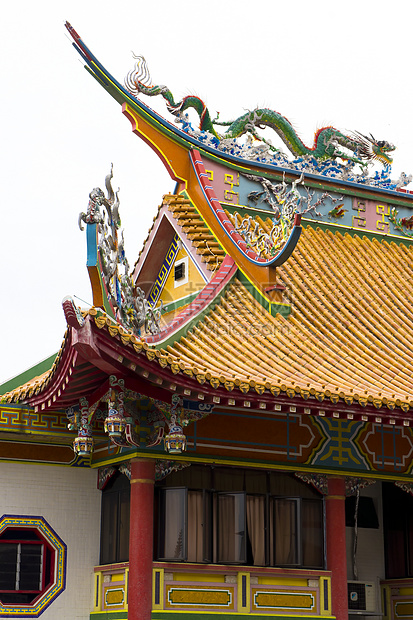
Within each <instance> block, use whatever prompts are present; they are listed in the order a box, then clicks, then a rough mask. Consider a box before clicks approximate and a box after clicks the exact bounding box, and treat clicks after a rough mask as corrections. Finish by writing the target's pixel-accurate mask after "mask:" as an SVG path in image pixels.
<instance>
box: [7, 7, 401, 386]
mask: <svg viewBox="0 0 413 620" xmlns="http://www.w3.org/2000/svg"><path fill="white" fill-rule="evenodd" d="M412 17H413V4H412V3H405V2H402V1H401V0H393V2H391V3H389V2H382V1H371V2H370V1H367V0H358V1H354V0H347V1H346V2H331V1H328V2H325V1H317V0H313V1H312V2H309V1H306V2H303V1H301V0H295V2H279V1H277V0H261V1H260V2H259V3H257V2H254V1H252V0H249V1H248V2H247V1H245V0H241V1H240V0H238V1H235V0H220V1H217V0H209V1H208V2H198V1H197V0H191V1H188V0H180V1H179V2H166V1H164V0H157V1H156V2H138V1H137V0H133V1H131V0H122V1H120V2H113V0H111V1H108V0H99V1H97V0H81V1H79V0H70V1H68V0H59V1H58V2H52V1H49V0H38V2H29V1H28V0H26V1H25V2H23V3H21V2H20V3H19V2H16V3H11V2H10V3H8V4H7V9H4V10H3V16H2V24H1V26H0V35H1V36H0V46H1V58H2V93H3V97H2V100H1V117H0V118H1V125H2V130H1V138H2V140H1V145H2V148H1V168H0V170H1V177H2V178H1V187H2V196H3V197H2V199H1V203H2V204H1V209H2V227H1V231H2V234H1V244H0V275H1V304H0V351H1V354H0V384H1V383H2V382H4V381H6V380H7V379H8V378H10V377H12V376H14V375H16V374H18V373H20V372H22V371H24V370H25V369H26V368H28V367H30V366H32V365H34V364H35V363H37V362H38V361H41V360H42V359H44V358H46V357H48V356H49V355H51V354H52V353H54V352H55V351H57V350H58V349H59V347H60V344H61V341H62V338H63V335H64V331H65V320H64V315H63V311H62V308H61V300H62V298H63V297H64V296H65V295H73V296H75V295H76V296H77V297H79V298H80V299H82V300H84V301H86V302H91V292H90V285H89V280H88V275H87V271H86V266H85V262H86V238H85V233H84V232H83V233H81V232H80V230H79V229H78V226H77V218H78V214H79V212H80V211H85V210H86V207H87V202H88V194H89V192H90V190H91V189H92V188H93V187H96V186H101V187H102V188H104V178H105V175H106V174H107V172H108V171H109V167H110V163H111V162H113V163H114V181H113V184H114V187H115V189H116V188H117V187H120V199H121V202H120V214H121V217H122V225H123V227H124V228H125V243H126V252H127V256H128V259H129V263H130V264H131V265H133V263H134V262H135V260H136V258H137V255H138V252H139V250H140V248H141V244H142V241H143V240H144V239H145V237H146V234H147V231H148V228H149V227H150V224H151V221H152V218H153V216H154V214H155V212H156V207H157V205H158V204H159V203H160V201H161V199H162V195H163V194H164V193H166V192H168V191H172V189H173V187H174V183H173V182H172V181H171V180H170V179H169V177H168V176H167V174H166V172H165V171H164V169H163V166H162V164H161V162H160V161H158V159H157V158H156V156H155V155H154V154H152V151H151V150H150V149H149V148H148V147H147V146H146V145H144V144H143V143H142V142H141V141H140V140H139V139H138V138H137V137H136V136H134V135H133V134H132V132H131V126H130V123H129V121H127V120H126V118H125V117H124V116H123V115H122V113H121V109H120V106H119V105H118V104H117V103H116V102H115V101H114V100H112V99H111V98H110V97H109V95H107V93H106V92H105V91H104V90H103V89H102V88H101V87H100V86H99V85H98V84H97V83H96V82H95V81H94V80H93V78H92V77H91V76H90V75H89V74H88V73H87V72H86V71H85V70H84V69H83V68H82V64H81V62H80V60H79V58H80V57H79V56H78V54H77V53H76V52H75V50H74V49H73V47H72V46H71V43H70V41H69V39H68V38H67V35H66V30H65V28H64V21H65V20H68V21H69V22H71V24H72V25H73V27H74V28H75V29H76V30H77V32H78V33H79V34H80V36H81V37H82V39H83V40H84V41H85V43H86V44H87V45H88V47H89V48H90V49H91V50H92V52H93V53H94V54H95V55H96V56H97V58H98V59H99V60H100V62H101V63H102V64H103V65H104V66H105V67H106V68H107V69H108V70H109V71H110V72H111V73H112V74H113V75H114V76H115V77H116V78H117V79H118V80H119V81H121V82H123V78H124V76H125V75H126V73H127V72H128V70H129V69H130V68H131V67H132V65H133V60H132V56H131V50H133V51H134V52H135V53H136V54H143V55H144V56H145V57H146V59H147V62H148V65H149V68H150V71H151V75H152V79H153V82H154V83H160V84H167V85H168V86H169V88H170V89H171V91H172V92H173V94H174V96H175V100H179V99H180V98H181V97H182V96H184V95H187V94H190V93H193V94H196V95H198V96H200V97H201V98H203V99H204V100H205V101H206V103H207V105H208V107H209V109H210V110H211V112H212V114H214V113H215V112H216V111H219V112H220V116H221V119H223V120H224V119H225V120H226V119H231V118H236V117H237V116H239V115H240V114H242V113H243V112H244V111H245V109H253V108H255V107H257V106H259V107H263V106H267V107H272V108H273V109H275V110H277V111H279V112H281V113H282V114H284V115H285V116H287V117H288V118H289V120H290V121H291V122H292V123H293V124H294V125H295V127H296V129H297V130H298V131H299V133H300V135H301V137H302V138H303V139H304V141H305V142H306V143H307V144H309V145H311V144H312V139H313V133H314V131H315V130H316V129H317V128H318V127H322V126H324V125H329V124H332V125H334V126H335V127H337V128H339V129H342V130H343V129H344V130H358V131H360V132H362V133H369V132H371V133H372V134H373V135H374V136H376V138H378V139H384V140H388V141H390V142H393V143H394V144H395V145H396V146H397V147H398V150H397V151H396V152H395V154H394V159H395V162H394V165H393V177H394V178H397V177H398V176H399V174H400V172H401V171H405V172H406V173H412V172H413V157H412V155H411V150H412V148H413V140H412V138H413V128H412V121H411V115H412V94H413V88H412V75H411V73H412V37H411V28H412V23H413V19H412ZM148 102H149V105H153V103H154V102H153V100H150V101H148ZM165 116H167V113H166V111H165ZM274 143H276V140H274ZM78 303H79V304H81V303H82V302H80V301H79V302H78Z"/></svg>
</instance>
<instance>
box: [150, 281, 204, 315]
mask: <svg viewBox="0 0 413 620" xmlns="http://www.w3.org/2000/svg"><path fill="white" fill-rule="evenodd" d="M205 286H206V284H205ZM202 290H203V289H202V288H200V289H199V291H196V292H195V293H191V294H190V295H187V296H186V297H181V299H177V300H176V301H171V302H170V303H168V304H166V306H164V307H163V308H162V314H166V313H167V312H172V311H173V310H177V308H181V307H182V306H187V305H188V304H190V303H191V301H193V300H194V299H195V297H197V295H198V294H199V293H200V292H201V291H202ZM161 295H162V293H161Z"/></svg>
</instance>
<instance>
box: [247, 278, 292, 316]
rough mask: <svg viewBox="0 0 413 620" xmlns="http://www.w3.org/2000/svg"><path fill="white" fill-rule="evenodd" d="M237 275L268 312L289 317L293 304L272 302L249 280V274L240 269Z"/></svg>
mask: <svg viewBox="0 0 413 620" xmlns="http://www.w3.org/2000/svg"><path fill="white" fill-rule="evenodd" d="M235 277H236V278H238V280H239V281H240V282H241V283H242V284H243V285H244V286H245V288H246V289H247V290H248V292H249V293H251V295H252V296H253V298H254V299H255V301H257V302H258V303H259V304H260V305H261V306H262V307H263V308H264V309H265V310H267V312H269V313H270V314H271V316H276V315H277V314H281V316H284V317H288V316H290V314H291V305H290V304H277V303H274V304H272V303H270V302H269V301H268V299H266V297H264V295H262V294H261V293H260V291H259V290H258V289H257V288H256V287H255V286H254V285H253V284H252V283H251V282H250V281H249V280H248V278H247V276H246V275H244V274H243V273H242V271H241V270H240V269H238V271H237V272H236V274H235Z"/></svg>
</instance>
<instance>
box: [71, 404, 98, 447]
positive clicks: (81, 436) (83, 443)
mask: <svg viewBox="0 0 413 620" xmlns="http://www.w3.org/2000/svg"><path fill="white" fill-rule="evenodd" d="M88 416H89V404H88V402H87V400H86V398H81V399H80V411H77V410H76V409H75V408H74V407H69V409H68V410H67V417H68V420H69V424H68V425H67V426H68V429H69V430H75V429H77V437H76V438H75V440H74V441H73V452H74V453H75V454H77V455H78V456H90V455H91V454H92V452H93V437H92V433H91V428H90V424H89V417H88Z"/></svg>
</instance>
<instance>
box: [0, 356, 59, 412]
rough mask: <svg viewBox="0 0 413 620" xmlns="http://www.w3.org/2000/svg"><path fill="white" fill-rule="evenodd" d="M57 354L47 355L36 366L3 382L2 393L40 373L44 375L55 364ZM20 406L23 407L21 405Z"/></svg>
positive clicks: (0, 389)
mask: <svg viewBox="0 0 413 620" xmlns="http://www.w3.org/2000/svg"><path fill="white" fill-rule="evenodd" d="M56 355H57V353H53V355H51V356H50V357H47V358H46V359H44V360H43V361H42V362H39V363H38V364H36V365H35V366H32V367H31V368H28V369H27V370H25V371H24V372H22V373H20V374H19V375H17V376H16V377H13V378H11V379H8V380H7V381H5V382H4V383H2V384H1V385H0V394H6V392H11V390H14V389H15V388H17V387H19V386H20V385H24V384H25V383H27V382H28V381H30V380H31V379H34V377H38V376H39V375H42V374H43V373H44V372H46V371H47V370H50V369H51V367H52V366H53V362H54V361H55V359H56ZM19 406H20V407H21V405H19Z"/></svg>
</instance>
